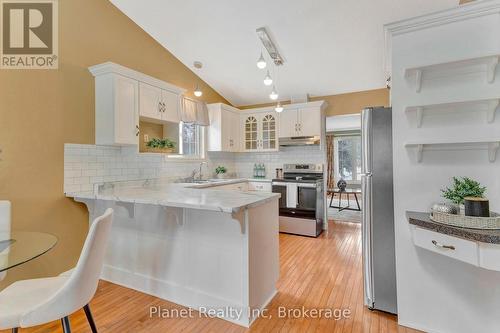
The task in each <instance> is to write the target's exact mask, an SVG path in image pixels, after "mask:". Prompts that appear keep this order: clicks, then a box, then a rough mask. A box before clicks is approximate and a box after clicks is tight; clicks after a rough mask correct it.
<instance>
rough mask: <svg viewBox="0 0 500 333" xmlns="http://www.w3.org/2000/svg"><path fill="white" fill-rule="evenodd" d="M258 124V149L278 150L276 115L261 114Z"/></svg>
mask: <svg viewBox="0 0 500 333" xmlns="http://www.w3.org/2000/svg"><path fill="white" fill-rule="evenodd" d="M259 123H260V129H259V132H260V148H261V149H262V150H275V149H277V148H278V140H277V135H276V133H277V121H276V114H274V113H263V114H262V115H261V116H260V117H259Z"/></svg>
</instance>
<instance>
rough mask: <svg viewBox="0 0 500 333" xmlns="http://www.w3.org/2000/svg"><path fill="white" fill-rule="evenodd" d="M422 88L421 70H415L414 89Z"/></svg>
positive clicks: (417, 90)
mask: <svg viewBox="0 0 500 333" xmlns="http://www.w3.org/2000/svg"><path fill="white" fill-rule="evenodd" d="M421 90H422V70H421V69H416V70H415V91H416V92H418V93H419V92H420V91H421Z"/></svg>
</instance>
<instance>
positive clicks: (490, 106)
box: [406, 98, 500, 128]
mask: <svg viewBox="0 0 500 333" xmlns="http://www.w3.org/2000/svg"><path fill="white" fill-rule="evenodd" d="M484 105H486V122H487V123H490V124H491V123H493V122H494V121H495V114H496V113H497V111H499V110H500V98H494V99H481V100H475V101H461V102H453V103H441V104H427V105H418V106H408V107H407V108H406V112H407V113H412V112H415V113H416V117H417V127H418V128H420V127H422V121H423V117H424V113H426V112H433V111H437V110H442V109H454V108H456V109H460V110H463V109H464V108H467V110H468V111H469V112H477V110H478V109H479V108H482V107H484Z"/></svg>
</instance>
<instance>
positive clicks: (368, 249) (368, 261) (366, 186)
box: [361, 175, 375, 309]
mask: <svg viewBox="0 0 500 333" xmlns="http://www.w3.org/2000/svg"><path fill="white" fill-rule="evenodd" d="M371 182H372V179H371V175H365V176H363V177H362V178H361V191H362V196H363V210H362V217H363V218H362V226H361V227H362V237H363V239H362V245H363V272H364V274H363V282H364V291H365V292H364V294H365V305H367V306H368V307H369V308H370V309H372V308H373V306H374V303H375V299H374V292H373V271H372V265H373V261H372V227H373V225H372V223H373V221H372V184H371Z"/></svg>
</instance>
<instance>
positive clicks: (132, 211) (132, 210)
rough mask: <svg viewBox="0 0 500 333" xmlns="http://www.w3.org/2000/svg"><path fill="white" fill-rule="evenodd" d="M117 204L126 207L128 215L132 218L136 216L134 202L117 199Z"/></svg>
mask: <svg viewBox="0 0 500 333" xmlns="http://www.w3.org/2000/svg"><path fill="white" fill-rule="evenodd" d="M115 204H116V205H117V206H119V207H123V208H125V209H126V210H127V212H128V216H129V217H130V218H131V219H133V218H134V217H135V203H134V202H123V201H117V202H116V203H115Z"/></svg>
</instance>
